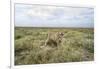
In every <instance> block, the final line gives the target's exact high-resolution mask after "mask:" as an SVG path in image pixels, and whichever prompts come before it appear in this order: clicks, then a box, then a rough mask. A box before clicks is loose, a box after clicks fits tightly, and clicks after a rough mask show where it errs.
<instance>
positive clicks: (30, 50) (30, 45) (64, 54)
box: [14, 27, 94, 65]
mask: <svg viewBox="0 0 100 69" xmlns="http://www.w3.org/2000/svg"><path fill="white" fill-rule="evenodd" d="M48 32H64V38H63V40H62V44H61V45H60V46H58V47H57V48H51V47H48V46H47V47H43V48H41V46H43V45H44V43H45V40H46V39H47V34H48ZM14 38H15V47H14V48H15V57H14V58H15V65H25V64H46V63H64V62H80V61H92V60H94V29H93V28H91V29H90V28H84V29H82V28H61V29H60V28H58V29H57V28H56V29H55V28H52V29H50V28H31V27H30V28H29V27H15V36H14Z"/></svg>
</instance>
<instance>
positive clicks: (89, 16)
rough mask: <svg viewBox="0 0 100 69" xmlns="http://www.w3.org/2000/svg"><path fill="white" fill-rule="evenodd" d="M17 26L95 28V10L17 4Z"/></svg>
mask: <svg viewBox="0 0 100 69" xmlns="http://www.w3.org/2000/svg"><path fill="white" fill-rule="evenodd" d="M15 26H20V27H21V26H22V27H81V28H93V27H94V9H93V8H86V7H67V6H66V7H63V6H49V5H30V4H29V5H27V4H15Z"/></svg>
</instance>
